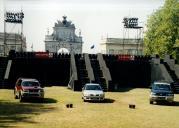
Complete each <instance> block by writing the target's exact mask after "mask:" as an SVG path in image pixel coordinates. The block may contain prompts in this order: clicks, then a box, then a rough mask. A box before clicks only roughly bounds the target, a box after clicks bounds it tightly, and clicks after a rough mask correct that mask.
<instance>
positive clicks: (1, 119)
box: [0, 101, 56, 128]
mask: <svg viewBox="0 0 179 128" xmlns="http://www.w3.org/2000/svg"><path fill="white" fill-rule="evenodd" d="M55 109H56V108H55V107H51V106H45V105H44V104H30V103H19V102H8V101H0V127H1V128H5V127H15V125H16V123H17V122H24V123H33V124H36V123H37V122H35V121H32V120H31V118H32V117H33V116H35V115H39V114H41V113H45V112H48V111H53V110H55Z"/></svg>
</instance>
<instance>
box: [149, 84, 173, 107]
mask: <svg viewBox="0 0 179 128" xmlns="http://www.w3.org/2000/svg"><path fill="white" fill-rule="evenodd" d="M149 101H150V104H153V102H159V101H160V102H163V101H167V102H169V103H173V101H174V93H173V90H172V88H171V85H170V83H168V82H160V81H158V82H154V83H153V84H152V86H151V93H150V99H149Z"/></svg>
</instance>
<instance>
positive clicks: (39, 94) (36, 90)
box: [14, 78, 44, 101]
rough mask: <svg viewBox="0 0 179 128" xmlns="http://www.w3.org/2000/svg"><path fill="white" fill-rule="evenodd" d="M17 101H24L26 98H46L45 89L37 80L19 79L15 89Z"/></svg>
mask: <svg viewBox="0 0 179 128" xmlns="http://www.w3.org/2000/svg"><path fill="white" fill-rule="evenodd" d="M14 97H15V99H20V101H23V100H24V99H25V98H39V99H43V98H44V89H43V88H42V87H40V83H39V81H38V80H36V79H30V78H19V79H18V80H17V82H16V85H15V88H14Z"/></svg>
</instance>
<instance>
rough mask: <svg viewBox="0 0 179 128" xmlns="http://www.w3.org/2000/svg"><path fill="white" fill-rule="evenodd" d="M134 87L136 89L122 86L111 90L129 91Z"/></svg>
mask: <svg viewBox="0 0 179 128" xmlns="http://www.w3.org/2000/svg"><path fill="white" fill-rule="evenodd" d="M132 89H135V88H129V87H120V88H118V89H116V90H113V91H111V92H128V91H130V90H132Z"/></svg>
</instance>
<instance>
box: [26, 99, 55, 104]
mask: <svg viewBox="0 0 179 128" xmlns="http://www.w3.org/2000/svg"><path fill="white" fill-rule="evenodd" d="M23 102H26V103H42V104H50V103H57V100H56V99H53V98H44V99H25V100H24V101H23Z"/></svg>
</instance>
